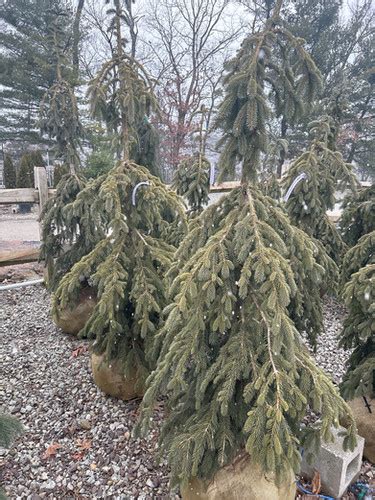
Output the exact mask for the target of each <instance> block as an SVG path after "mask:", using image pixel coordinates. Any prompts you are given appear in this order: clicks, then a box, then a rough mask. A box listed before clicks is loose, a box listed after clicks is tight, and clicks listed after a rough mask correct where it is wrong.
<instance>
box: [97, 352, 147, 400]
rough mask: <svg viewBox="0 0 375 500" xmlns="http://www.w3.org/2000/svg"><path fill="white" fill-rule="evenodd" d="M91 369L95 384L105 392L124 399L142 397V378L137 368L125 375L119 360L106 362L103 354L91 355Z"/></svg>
mask: <svg viewBox="0 0 375 500" xmlns="http://www.w3.org/2000/svg"><path fill="white" fill-rule="evenodd" d="M91 369H92V375H93V378H94V382H95V384H96V385H97V386H98V387H99V389H101V390H102V391H103V392H104V393H105V394H108V395H109V396H113V397H115V398H118V399H123V400H124V401H127V400H129V399H134V398H142V397H143V395H144V392H145V390H144V379H143V380H140V376H139V372H138V370H137V369H134V370H133V372H132V373H130V374H128V375H127V376H125V374H124V370H123V368H122V366H121V363H120V361H119V360H116V359H115V360H111V361H110V363H108V361H107V360H106V359H105V355H104V354H100V355H98V354H92V355H91Z"/></svg>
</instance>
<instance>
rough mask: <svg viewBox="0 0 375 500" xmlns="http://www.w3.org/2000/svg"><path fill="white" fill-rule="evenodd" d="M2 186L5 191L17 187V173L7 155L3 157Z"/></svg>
mask: <svg viewBox="0 0 375 500" xmlns="http://www.w3.org/2000/svg"><path fill="white" fill-rule="evenodd" d="M3 169H4V170H3V171H4V184H5V187H6V189H14V188H15V187H16V185H17V172H16V168H15V166H14V164H13V162H12V158H11V157H10V156H9V155H5V156H4V167H3Z"/></svg>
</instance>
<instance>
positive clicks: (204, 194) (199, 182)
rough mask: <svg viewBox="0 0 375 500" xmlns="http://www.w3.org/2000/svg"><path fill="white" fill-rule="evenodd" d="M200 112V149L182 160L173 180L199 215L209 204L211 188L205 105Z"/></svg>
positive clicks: (191, 209) (193, 211) (173, 183)
mask: <svg viewBox="0 0 375 500" xmlns="http://www.w3.org/2000/svg"><path fill="white" fill-rule="evenodd" d="M200 114H201V120H200V126H199V150H198V152H197V153H196V154H194V155H193V156H190V157H187V158H184V159H183V160H182V161H181V162H180V164H179V165H178V167H177V170H176V172H175V175H174V177H173V182H172V187H173V189H175V190H176V192H177V194H179V195H181V196H184V197H185V198H186V199H187V201H188V203H189V207H190V210H189V212H190V213H191V214H192V215H197V214H198V213H200V212H201V211H202V210H203V206H204V205H207V203H208V201H209V190H210V162H209V161H208V160H207V158H206V157H205V143H206V136H205V133H204V131H203V125H204V122H205V114H206V110H205V107H204V106H201V109H200Z"/></svg>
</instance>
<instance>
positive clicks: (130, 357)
mask: <svg viewBox="0 0 375 500" xmlns="http://www.w3.org/2000/svg"><path fill="white" fill-rule="evenodd" d="M113 5H114V7H113V8H111V9H109V11H108V14H109V15H111V16H112V24H111V26H112V29H113V31H114V34H115V37H116V40H117V49H116V51H115V53H114V55H113V58H112V59H110V60H109V61H107V62H106V63H105V64H104V65H103V67H102V68H101V69H100V70H99V73H98V75H97V76H96V77H95V78H94V80H93V81H92V83H91V85H90V90H89V95H90V97H91V106H92V112H93V113H97V107H98V106H99V107H100V106H101V105H102V99H105V96H106V92H107V90H108V86H109V85H111V78H116V80H117V79H118V82H119V88H118V91H117V99H116V105H117V106H118V112H119V115H120V117H121V137H120V141H121V145H122V157H123V158H122V159H121V160H120V161H118V163H117V165H116V166H115V167H114V168H113V169H112V170H110V171H109V172H108V173H107V174H105V175H102V176H100V177H98V178H97V179H94V180H93V181H91V182H90V183H89V184H88V185H87V186H86V187H85V188H84V189H83V190H82V191H81V192H80V193H79V194H78V196H77V198H76V200H75V201H74V202H73V203H72V204H71V207H70V208H69V210H71V213H72V214H73V216H77V217H79V216H80V214H81V210H82V207H86V209H85V210H86V211H87V213H90V218H91V219H92V220H93V221H94V224H95V234H93V237H94V238H96V239H97V242H96V243H95V244H94V246H93V249H92V250H91V251H90V252H89V253H87V255H85V256H83V257H82V258H81V259H80V260H79V261H78V262H77V263H76V264H75V265H74V266H73V267H72V269H71V270H70V271H69V272H68V273H67V274H66V275H65V276H64V278H63V279H62V280H61V282H60V284H59V286H58V288H57V290H56V293H55V294H54V298H53V309H54V311H55V313H56V314H58V312H59V307H63V308H64V307H66V306H68V305H70V304H74V302H75V300H76V298H77V295H78V293H79V290H80V283H81V280H82V279H88V280H90V282H91V283H92V285H93V286H94V287H95V289H96V290H97V305H96V307H95V309H94V311H93V313H92V314H91V316H90V319H89V320H88V322H87V323H86V326H85V328H84V329H83V331H82V332H81V334H82V335H87V336H88V337H89V338H95V342H94V344H93V349H94V353H96V354H104V356H105V359H106V361H107V362H108V363H111V361H113V360H116V361H120V364H121V367H122V368H123V370H124V373H125V375H127V374H131V373H132V374H134V371H137V373H138V378H139V383H140V384H141V383H142V378H144V377H145V375H146V373H147V371H148V369H149V363H148V361H147V360H146V356H145V353H146V352H147V349H148V345H149V344H150V338H151V337H153V335H154V334H155V329H156V325H157V323H158V320H159V316H160V312H161V310H162V309H163V308H164V306H165V305H166V291H165V287H164V283H163V277H164V275H165V273H166V271H167V270H168V269H169V267H170V265H171V262H172V259H173V255H174V252H175V247H174V246H172V244H171V242H172V241H174V240H175V232H176V231H177V232H178V231H180V230H181V227H185V226H186V221H185V215H184V207H183V205H182V203H181V201H180V199H179V197H178V196H177V195H176V194H175V193H173V192H172V191H168V190H167V189H166V187H165V185H164V184H163V183H162V182H161V181H160V180H159V179H158V178H157V177H154V176H153V175H151V174H150V172H149V171H148V169H146V168H145V167H143V166H141V165H137V164H136V163H134V161H132V160H130V151H131V145H132V144H133V142H134V141H136V140H137V137H136V134H137V124H138V120H139V117H140V116H144V115H145V114H146V113H147V112H148V111H149V110H150V109H151V108H152V107H153V106H155V105H156V102H155V97H154V95H153V93H152V91H151V85H150V83H149V80H148V77H147V75H146V73H145V71H144V69H143V67H142V66H141V65H140V64H139V63H138V62H137V61H136V60H135V59H134V58H132V57H131V56H130V55H129V54H127V53H126V52H125V49H124V45H125V40H124V39H123V37H122V33H121V20H122V16H123V13H122V9H121V5H120V0H114V1H113ZM114 68H116V72H114V71H113V69H114ZM111 75H112V76H111Z"/></svg>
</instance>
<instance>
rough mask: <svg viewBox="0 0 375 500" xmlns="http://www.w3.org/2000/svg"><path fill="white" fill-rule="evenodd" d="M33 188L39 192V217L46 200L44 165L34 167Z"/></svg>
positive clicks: (46, 184)
mask: <svg viewBox="0 0 375 500" xmlns="http://www.w3.org/2000/svg"><path fill="white" fill-rule="evenodd" d="M34 179H35V189H37V190H38V194H39V217H40V214H41V213H42V210H43V207H44V205H45V204H46V202H47V200H48V181H47V172H46V169H45V168H44V167H34ZM39 238H40V239H42V223H41V221H40V220H39Z"/></svg>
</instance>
